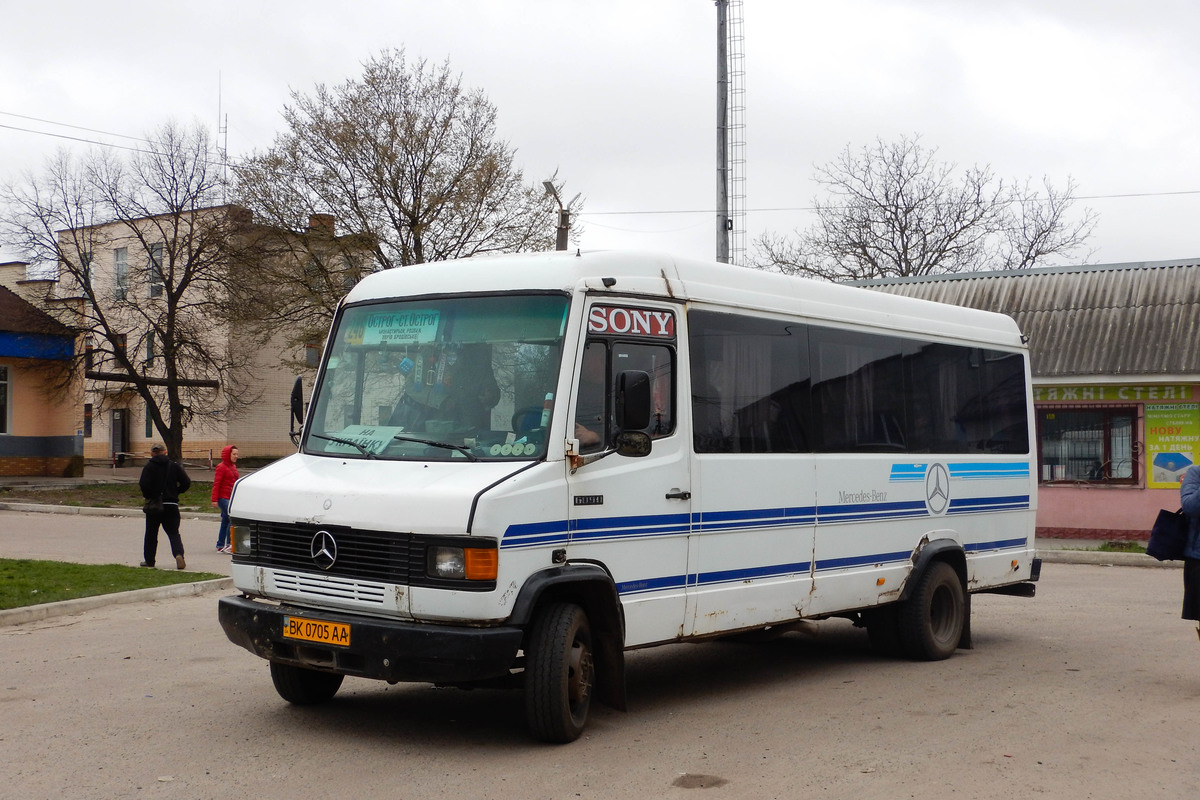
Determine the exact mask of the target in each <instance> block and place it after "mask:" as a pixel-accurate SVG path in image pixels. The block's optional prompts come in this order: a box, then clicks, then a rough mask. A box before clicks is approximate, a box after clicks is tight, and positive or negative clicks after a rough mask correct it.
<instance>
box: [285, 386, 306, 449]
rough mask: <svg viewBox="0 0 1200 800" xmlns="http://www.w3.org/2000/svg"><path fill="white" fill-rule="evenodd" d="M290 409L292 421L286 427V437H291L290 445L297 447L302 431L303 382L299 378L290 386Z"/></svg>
mask: <svg viewBox="0 0 1200 800" xmlns="http://www.w3.org/2000/svg"><path fill="white" fill-rule="evenodd" d="M291 408H292V419H291V423H290V424H289V426H288V436H290V437H291V439H292V444H296V445H298V444H300V431H301V430H303V429H304V381H303V379H301V378H299V377H297V378H296V382H295V383H293V384H292V398H291ZM297 428H299V430H297Z"/></svg>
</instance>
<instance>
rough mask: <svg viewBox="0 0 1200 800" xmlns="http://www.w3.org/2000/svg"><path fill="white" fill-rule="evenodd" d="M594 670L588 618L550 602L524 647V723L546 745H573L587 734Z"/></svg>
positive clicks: (570, 606) (577, 610)
mask: <svg viewBox="0 0 1200 800" xmlns="http://www.w3.org/2000/svg"><path fill="white" fill-rule="evenodd" d="M595 680H596V667H595V662H594V661H593V658H592V629H591V625H590V624H589V623H588V618H587V614H586V613H585V612H584V610H583V609H582V608H580V607H579V606H577V605H575V604H574V603H551V604H550V605H547V606H546V607H545V608H543V609H542V610H541V611H540V612H539V613H538V615H537V617H536V618H535V619H534V622H533V627H532V628H531V629H530V633H529V641H528V643H527V644H526V648H525V719H526V721H527V723H528V725H529V730H530V733H532V734H533V735H534V736H535V737H536V738H538V739H541V740H542V741H545V742H556V743H564V742H573V741H575V740H576V739H578V738H579V735H580V734H581V733H583V728H584V725H586V724H587V717H588V709H589V708H590V707H591V702H592V689H593V687H594V684H595Z"/></svg>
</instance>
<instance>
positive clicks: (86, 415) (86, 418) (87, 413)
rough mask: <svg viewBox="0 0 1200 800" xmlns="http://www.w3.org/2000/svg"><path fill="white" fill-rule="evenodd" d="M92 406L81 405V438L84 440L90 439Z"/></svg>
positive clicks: (88, 404)
mask: <svg viewBox="0 0 1200 800" xmlns="http://www.w3.org/2000/svg"><path fill="white" fill-rule="evenodd" d="M92 413H93V412H92V404H91V403H84V404H83V437H84V438H85V439H90V438H92Z"/></svg>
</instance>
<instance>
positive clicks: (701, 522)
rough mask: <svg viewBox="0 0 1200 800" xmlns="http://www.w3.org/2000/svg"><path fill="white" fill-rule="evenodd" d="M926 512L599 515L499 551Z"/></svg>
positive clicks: (519, 535) (532, 527) (864, 507)
mask: <svg viewBox="0 0 1200 800" xmlns="http://www.w3.org/2000/svg"><path fill="white" fill-rule="evenodd" d="M1027 508H1029V495H1027V494H1020V495H1005V496H1000V497H970V498H958V499H954V500H951V501H950V506H949V508H948V509H947V511H946V513H947V514H977V513H981V512H984V511H1018V510H1024V509H1027ZM928 514H929V512H928V510H927V509H926V507H925V503H924V502H923V501H920V500H915V501H905V502H898V503H860V504H853V505H835V506H822V507H821V508H818V509H813V508H803V507H797V508H772V509H749V510H744V511H722V512H712V511H705V512H699V513H695V514H690V515H689V514H648V515H645V516H638V517H599V518H595V519H579V520H571V521H568V520H553V521H550V522H534V523H521V524H514V525H510V526H509V527H508V529H507V530H506V531H505V533H504V538H503V541H502V542H501V547H504V548H518V547H534V546H546V545H553V544H558V543H562V544H565V543H566V542H567V540H568V538H570V539H573V540H574V541H611V540H614V539H623V538H629V539H638V538H644V537H649V536H675V535H679V534H683V533H689V532H696V533H703V532H712V531H736V530H751V529H754V528H764V527H781V528H792V527H797V526H808V525H811V524H813V523H814V522H815V523H816V524H818V525H833V524H846V523H854V522H866V521H875V522H879V521H884V520H894V519H909V518H912V517H919V516H926V515H928Z"/></svg>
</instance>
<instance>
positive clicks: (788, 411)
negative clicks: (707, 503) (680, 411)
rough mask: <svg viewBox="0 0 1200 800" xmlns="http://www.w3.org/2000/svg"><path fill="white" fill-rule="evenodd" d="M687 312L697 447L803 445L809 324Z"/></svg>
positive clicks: (792, 448) (782, 448) (755, 449)
mask: <svg viewBox="0 0 1200 800" xmlns="http://www.w3.org/2000/svg"><path fill="white" fill-rule="evenodd" d="M688 320H689V331H690V334H689V335H690V339H689V342H690V345H691V354H692V356H691V357H692V423H693V428H694V430H693V442H694V446H695V449H696V452H698V453H728V452H743V453H767V452H800V451H807V450H808V437H807V434H806V429H807V427H808V418H809V411H808V409H809V397H808V392H809V380H808V357H807V350H808V341H807V339H808V336H807V328H806V326H804V325H800V324H796V323H792V322H786V321H783V320H771V319H761V318H751V317H743V316H740V315H734V314H718V313H713V312H703V311H699V312H692V313H691V314H690V315H689V317H688Z"/></svg>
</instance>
